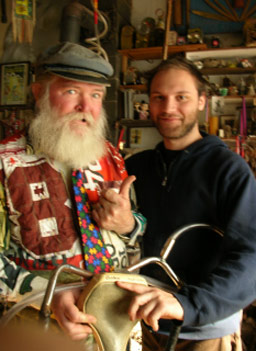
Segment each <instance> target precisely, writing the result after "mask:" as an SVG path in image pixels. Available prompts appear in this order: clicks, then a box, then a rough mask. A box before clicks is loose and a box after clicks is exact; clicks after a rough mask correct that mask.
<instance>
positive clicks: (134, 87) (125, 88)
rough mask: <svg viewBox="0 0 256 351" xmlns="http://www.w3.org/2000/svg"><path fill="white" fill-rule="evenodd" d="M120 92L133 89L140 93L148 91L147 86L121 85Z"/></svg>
mask: <svg viewBox="0 0 256 351" xmlns="http://www.w3.org/2000/svg"><path fill="white" fill-rule="evenodd" d="M119 88H120V90H127V89H133V90H138V91H147V86H146V84H134V85H120V87H119Z"/></svg>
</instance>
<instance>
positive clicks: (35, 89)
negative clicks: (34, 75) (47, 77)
mask: <svg viewBox="0 0 256 351" xmlns="http://www.w3.org/2000/svg"><path fill="white" fill-rule="evenodd" d="M31 90H32V94H33V96H34V98H35V100H36V101H38V100H39V98H40V97H41V96H42V93H43V85H42V84H41V83H38V82H37V83H32V85H31Z"/></svg>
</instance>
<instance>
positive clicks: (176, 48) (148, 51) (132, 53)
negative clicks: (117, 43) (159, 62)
mask: <svg viewBox="0 0 256 351" xmlns="http://www.w3.org/2000/svg"><path fill="white" fill-rule="evenodd" d="M206 49H207V45H206V44H190V45H169V46H168V55H173V54H176V53H179V52H185V51H198V50H206ZM118 52H119V53H120V54H121V55H122V56H126V57H128V58H129V59H131V60H150V59H151V60H155V59H161V58H162V55H163V48H162V47H161V46H159V47H158V46H157V47H156V46H154V47H148V48H138V49H125V50H118Z"/></svg>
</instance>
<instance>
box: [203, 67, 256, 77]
mask: <svg viewBox="0 0 256 351" xmlns="http://www.w3.org/2000/svg"><path fill="white" fill-rule="evenodd" d="M201 72H202V73H203V74H204V75H207V76H211V75H212V76H214V75H227V74H251V73H255V72H256V67H250V68H242V67H234V68H230V67H222V68H218V67H216V68H215V67H214V68H202V69H201Z"/></svg>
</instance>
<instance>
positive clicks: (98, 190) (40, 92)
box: [0, 43, 143, 339]
mask: <svg viewBox="0 0 256 351" xmlns="http://www.w3.org/2000/svg"><path fill="white" fill-rule="evenodd" d="M36 73H37V80H36V82H35V83H33V84H32V92H33V95H34V97H35V101H36V107H37V114H36V117H35V119H34V120H33V121H32V123H31V125H30V128H29V138H30V141H31V146H29V145H28V144H27V143H26V140H25V138H24V137H14V138H12V139H11V140H10V141H9V142H8V141H4V142H3V143H2V146H1V174H0V175H1V190H2V196H1V198H2V217H1V218H2V223H1V233H2V237H1V239H2V246H3V247H2V251H3V252H2V253H1V256H0V288H1V294H2V297H3V298H6V299H7V300H8V299H11V300H14V301H17V300H19V299H20V298H22V297H23V296H26V293H27V292H31V291H32V292H33V291H35V290H40V288H45V287H46V285H47V283H48V281H47V280H46V279H45V278H44V276H45V275H46V276H47V275H48V276H49V274H47V273H50V272H49V271H50V270H52V269H55V268H56V267H57V266H59V265H61V264H63V263H68V264H72V265H75V266H77V267H80V268H86V269H88V270H90V271H92V272H95V273H99V272H100V271H105V270H106V271H109V270H111V269H112V268H113V267H112V266H113V265H114V266H115V267H118V268H123V267H124V266H125V265H126V264H127V255H126V251H125V242H128V241H131V239H132V241H133V242H134V240H135V241H136V236H137V235H140V234H142V226H143V219H141V218H140V216H139V215H137V214H136V213H135V212H133V211H132V209H131V204H130V199H129V188H130V185H131V183H132V182H133V180H134V177H127V173H126V170H125V168H124V162H123V160H122V158H121V156H120V155H119V154H118V152H117V151H116V150H115V148H114V147H113V146H112V145H111V144H110V143H109V142H107V141H106V130H107V128H106V126H107V120H106V115H105V112H104V109H103V106H102V104H103V100H104V96H105V93H106V87H107V86H109V82H108V78H109V77H110V76H111V75H112V73H113V69H112V66H111V65H110V64H109V63H108V62H107V61H106V60H105V59H103V58H102V57H100V56H98V55H97V54H95V53H94V52H92V51H90V50H89V49H87V48H85V47H84V46H81V45H78V44H73V43H63V44H59V45H57V46H56V47H53V48H51V49H49V50H48V51H47V52H46V53H45V54H44V55H42V56H41V58H40V60H39V62H38V66H37V69H36ZM71 175H72V176H71ZM72 182H73V187H72ZM113 184H114V185H115V186H117V185H118V186H119V188H120V191H119V193H117V192H115V191H114V190H112V189H109V188H111V187H112V186H113ZM80 211H81V212H80ZM76 215H77V216H76ZM94 221H95V222H94ZM97 227H98V228H99V230H98V229H97ZM89 229H90V233H89V234H88V235H91V233H92V231H93V233H94V234H95V233H96V235H97V239H95V238H94V236H92V238H93V239H90V236H89V237H87V236H88V235H87V233H88V231H89ZM86 235H87V236H86ZM101 237H102V238H101ZM95 240H97V242H96V244H98V246H97V250H98V249H99V250H100V247H102V250H101V251H102V252H101V251H99V252H98V251H97V252H96V253H95V250H96V248H95V246H94V245H93V243H95ZM8 241H10V243H9V244H8ZM81 241H82V242H83V245H81ZM104 244H105V246H104ZM103 251H104V252H103ZM94 253H95V256H93V254H94ZM101 258H102V259H101ZM78 279H79V278H78ZM78 295H79V291H75V290H74V291H73V290H72V291H69V292H65V293H62V294H59V295H58V296H57V297H56V298H55V299H54V302H53V306H52V308H53V311H54V313H55V316H56V319H57V320H58V322H59V324H60V326H61V327H62V328H63V329H64V330H66V331H67V333H68V334H70V335H71V337H72V338H73V339H81V338H83V337H86V336H87V334H88V333H90V332H91V330H90V328H89V327H88V326H86V325H85V324H82V323H88V322H93V321H95V318H93V316H88V315H85V314H83V313H82V312H80V311H78V309H77V307H76V305H75V303H76V299H77V297H78Z"/></svg>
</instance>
